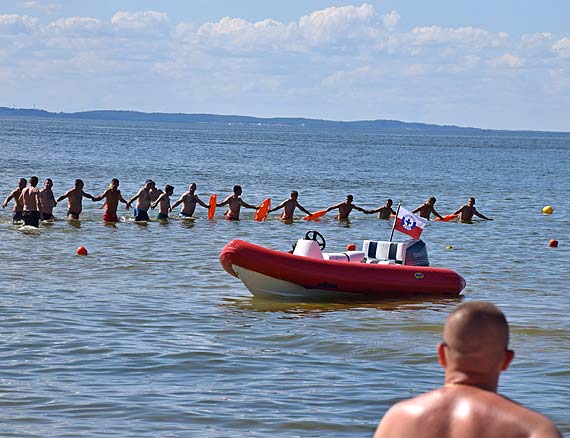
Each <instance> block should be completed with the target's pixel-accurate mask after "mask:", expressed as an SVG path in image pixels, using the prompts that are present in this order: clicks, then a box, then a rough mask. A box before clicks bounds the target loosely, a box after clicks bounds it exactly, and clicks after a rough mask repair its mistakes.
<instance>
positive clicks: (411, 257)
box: [405, 240, 429, 266]
mask: <svg viewBox="0 0 570 438" xmlns="http://www.w3.org/2000/svg"><path fill="white" fill-rule="evenodd" d="M405 264H406V265H408V266H429V257H428V253H427V246H426V244H425V242H424V241H423V240H416V241H415V242H414V243H412V244H411V245H410V246H408V247H407V248H406V261H405Z"/></svg>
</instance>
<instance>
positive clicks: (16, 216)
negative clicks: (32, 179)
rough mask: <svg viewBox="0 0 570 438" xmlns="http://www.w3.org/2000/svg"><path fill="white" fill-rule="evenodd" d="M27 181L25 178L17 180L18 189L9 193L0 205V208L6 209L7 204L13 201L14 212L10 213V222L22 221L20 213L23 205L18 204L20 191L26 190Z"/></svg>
mask: <svg viewBox="0 0 570 438" xmlns="http://www.w3.org/2000/svg"><path fill="white" fill-rule="evenodd" d="M27 184H28V181H27V180H26V178H20V179H19V180H18V187H16V188H15V189H14V190H12V191H11V192H10V194H9V195H8V197H7V198H6V199H5V200H4V202H3V203H2V208H6V207H7V206H8V203H9V202H10V201H11V200H12V199H13V200H14V210H13V211H12V222H21V221H22V220H23V218H22V213H23V211H24V204H22V203H21V202H20V196H21V195H22V190H24V189H25V188H26V185H27Z"/></svg>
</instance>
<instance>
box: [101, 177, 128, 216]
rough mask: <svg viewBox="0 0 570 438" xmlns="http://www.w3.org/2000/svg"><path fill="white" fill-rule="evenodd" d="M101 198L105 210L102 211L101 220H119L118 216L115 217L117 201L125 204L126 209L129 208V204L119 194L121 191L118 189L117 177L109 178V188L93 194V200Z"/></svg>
mask: <svg viewBox="0 0 570 438" xmlns="http://www.w3.org/2000/svg"><path fill="white" fill-rule="evenodd" d="M103 198H104V199H105V204H103V207H105V211H104V212H103V221H104V222H119V218H118V217H117V208H118V206H119V201H120V202H122V203H123V204H125V205H126V207H127V209H128V208H129V205H128V203H127V201H126V200H125V199H124V198H123V196H122V195H121V191H120V190H119V180H118V179H117V178H113V179H112V180H111V184H109V188H108V189H107V190H105V191H104V192H103V193H102V194H101V195H99V196H95V197H94V198H93V201H95V202H97V201H101V200H102V199H103Z"/></svg>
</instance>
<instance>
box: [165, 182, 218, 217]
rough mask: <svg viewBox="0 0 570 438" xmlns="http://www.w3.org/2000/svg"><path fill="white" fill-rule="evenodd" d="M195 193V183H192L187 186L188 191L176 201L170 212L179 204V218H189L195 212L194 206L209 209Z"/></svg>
mask: <svg viewBox="0 0 570 438" xmlns="http://www.w3.org/2000/svg"><path fill="white" fill-rule="evenodd" d="M195 192H196V183H195V182H193V183H191V184H190V185H189V186H188V191H187V192H185V193H184V194H183V195H182V196H181V197H180V199H179V200H178V201H176V202H175V203H174V204H172V207H171V208H170V211H172V210H174V209H175V208H176V207H178V206H179V205H180V204H183V205H182V210H181V211H180V214H179V217H181V218H183V219H184V218H191V217H192V215H193V214H194V210H196V204H200V205H201V206H202V207H204V208H209V205H208V204H206V203H205V202H204V201H202V200H201V199H200V198H199V197H198V195H196V194H195Z"/></svg>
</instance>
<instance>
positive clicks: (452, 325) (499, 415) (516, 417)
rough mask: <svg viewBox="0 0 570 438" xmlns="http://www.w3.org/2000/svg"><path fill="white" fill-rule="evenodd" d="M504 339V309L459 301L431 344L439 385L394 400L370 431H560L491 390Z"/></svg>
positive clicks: (506, 356) (427, 437)
mask: <svg viewBox="0 0 570 438" xmlns="http://www.w3.org/2000/svg"><path fill="white" fill-rule="evenodd" d="M508 342H509V327H508V324H507V321H506V318H505V315H504V314H503V313H502V312H501V311H500V310H499V309H497V308H496V307H495V306H494V305H492V304H490V303H484V302H477V301H471V302H467V303H464V304H461V305H459V306H458V307H457V308H456V309H455V310H454V311H453V312H452V313H451V314H450V315H449V317H448V318H447V321H446V323H445V327H444V329H443V342H442V343H440V344H439V345H438V347H437V353H438V358H439V363H440V364H441V365H442V366H443V367H444V368H445V384H444V386H443V387H441V388H439V389H436V390H434V391H431V392H428V393H426V394H423V395H420V396H418V397H415V398H412V399H409V400H405V401H402V402H400V403H397V404H396V405H394V406H393V407H392V408H390V410H389V411H388V412H387V413H386V415H385V416H384V418H383V419H382V421H381V422H380V424H379V425H378V429H377V430H376V434H375V435H374V437H375V438H389V437H397V438H400V437H406V438H414V437H422V438H432V437H433V438H453V437H457V438H464V437H535V438H557V437H561V436H562V435H561V434H560V432H559V431H558V429H557V428H556V426H555V425H554V424H553V423H552V422H551V421H550V420H549V419H548V418H546V417H545V416H543V415H541V414H539V413H537V412H534V411H532V410H530V409H527V408H524V407H522V406H521V405H519V404H517V403H515V402H512V401H511V400H509V399H507V398H505V397H503V396H501V395H498V394H497V388H498V382H499V374H500V373H501V371H504V370H506V369H507V367H508V366H509V363H510V362H511V360H512V359H513V357H514V352H513V351H512V350H509V349H508Z"/></svg>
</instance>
